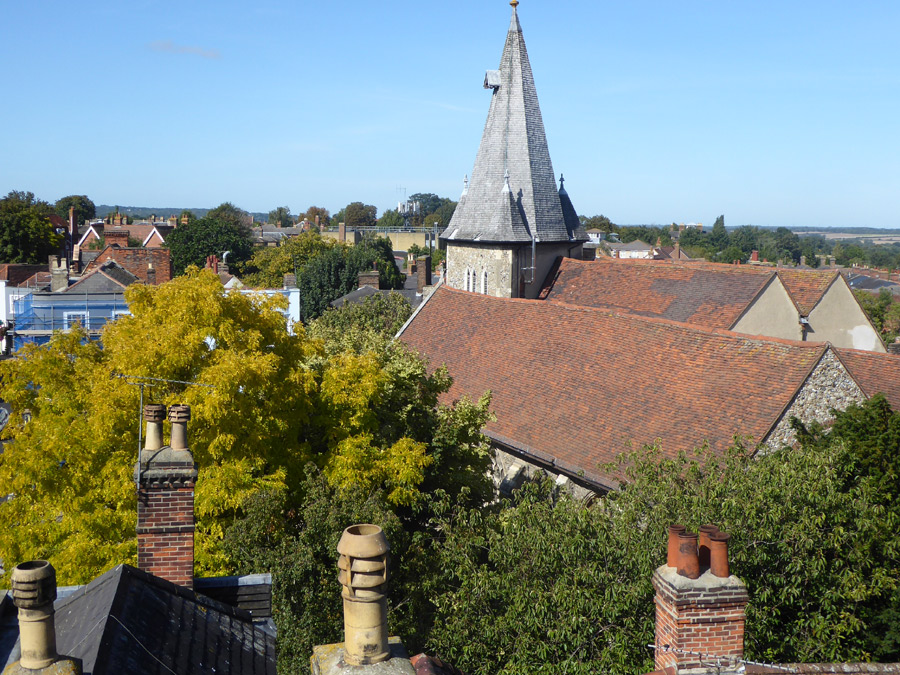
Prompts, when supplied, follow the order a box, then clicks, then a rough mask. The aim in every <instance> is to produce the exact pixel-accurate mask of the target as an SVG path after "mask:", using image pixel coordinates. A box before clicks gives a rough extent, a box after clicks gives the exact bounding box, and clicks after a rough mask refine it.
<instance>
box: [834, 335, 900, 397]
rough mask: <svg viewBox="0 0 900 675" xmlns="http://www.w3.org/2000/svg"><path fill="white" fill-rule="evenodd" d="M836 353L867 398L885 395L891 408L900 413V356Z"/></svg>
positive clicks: (871, 353)
mask: <svg viewBox="0 0 900 675" xmlns="http://www.w3.org/2000/svg"><path fill="white" fill-rule="evenodd" d="M834 351H835V353H837V356H838V358H839V359H840V360H841V363H843V364H844V366H845V367H846V368H847V370H848V371H849V372H850V375H851V377H853V379H854V380H856V383H857V384H858V385H859V387H860V389H862V390H863V393H864V394H865V395H866V396H867V397H869V398H871V397H872V396H874V395H875V394H879V393H880V394H884V395H885V398H887V400H888V403H890V404H891V408H893V409H894V410H895V411H900V356H898V355H896V354H880V353H878V352H865V351H859V350H856V349H835V350H834Z"/></svg>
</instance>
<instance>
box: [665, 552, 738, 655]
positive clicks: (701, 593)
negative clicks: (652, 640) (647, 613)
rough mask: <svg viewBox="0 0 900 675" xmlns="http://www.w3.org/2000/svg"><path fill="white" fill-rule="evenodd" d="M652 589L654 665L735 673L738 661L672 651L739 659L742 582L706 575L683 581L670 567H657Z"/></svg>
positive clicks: (735, 579)
mask: <svg viewBox="0 0 900 675" xmlns="http://www.w3.org/2000/svg"><path fill="white" fill-rule="evenodd" d="M653 587H654V588H655V589H656V599H655V602H656V646H657V649H656V667H657V669H660V670H661V669H663V668H666V667H669V666H676V667H677V668H678V672H679V673H683V672H688V671H694V672H706V671H708V670H715V671H716V672H721V673H728V672H735V671H736V669H737V666H738V664H737V662H735V661H730V660H729V659H728V658H725V659H721V660H717V659H715V658H712V657H700V656H696V655H693V654H684V653H679V652H677V651H667V648H668V649H670V650H683V651H685V652H698V653H703V654H713V655H716V656H718V657H731V658H733V659H739V658H742V657H743V654H744V617H745V614H744V610H745V608H746V606H747V601H748V595H747V589H746V587H745V586H744V584H743V583H742V582H741V581H740V580H739V579H737V577H734V576H731V577H728V578H719V577H715V576H713V575H712V574H711V573H710V572H706V573H705V574H702V575H701V576H700V578H699V579H688V578H687V577H683V576H681V575H679V574H678V572H677V571H676V570H675V568H674V567H667V566H665V565H664V566H662V567H660V568H659V569H658V570H657V571H656V573H655V574H654V575H653Z"/></svg>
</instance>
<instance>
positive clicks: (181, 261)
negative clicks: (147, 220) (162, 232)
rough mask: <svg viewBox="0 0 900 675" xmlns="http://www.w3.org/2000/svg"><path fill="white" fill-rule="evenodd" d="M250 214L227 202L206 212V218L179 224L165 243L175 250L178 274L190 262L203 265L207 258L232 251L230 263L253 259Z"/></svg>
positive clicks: (220, 256) (171, 249)
mask: <svg viewBox="0 0 900 675" xmlns="http://www.w3.org/2000/svg"><path fill="white" fill-rule="evenodd" d="M246 216H247V214H246V213H245V212H244V211H241V210H240V209H237V208H236V207H235V206H233V205H232V204H230V203H228V202H226V203H225V204H222V205H221V206H219V207H217V208H215V209H213V210H212V211H210V212H209V213H207V214H206V215H205V216H204V217H203V218H200V219H198V220H194V221H192V222H189V223H188V224H187V225H182V226H180V227H176V228H175V229H174V230H172V232H170V233H169V236H168V237H166V246H167V247H168V249H169V250H170V251H171V252H172V267H173V268H174V271H175V274H176V275H177V274H183V273H184V271H185V269H187V267H188V266H189V265H197V266H200V267H202V266H203V265H204V264H205V262H206V257H207V256H210V255H217V256H219V258H222V256H223V255H224V253H225V251H228V252H229V255H228V262H229V264H231V263H237V264H239V265H240V264H241V263H243V262H244V261H246V260H248V259H249V258H250V255H251V253H252V244H251V241H250V228H249V227H248V226H247V221H246Z"/></svg>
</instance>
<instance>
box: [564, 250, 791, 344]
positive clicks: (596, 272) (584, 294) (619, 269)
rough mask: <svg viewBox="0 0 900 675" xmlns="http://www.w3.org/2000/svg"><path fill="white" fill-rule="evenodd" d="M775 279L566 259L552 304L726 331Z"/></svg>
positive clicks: (750, 271) (743, 271)
mask: <svg viewBox="0 0 900 675" xmlns="http://www.w3.org/2000/svg"><path fill="white" fill-rule="evenodd" d="M774 276H775V272H774V270H771V269H769V270H765V269H759V268H755V267H749V266H747V265H714V264H710V263H701V262H690V263H687V262H681V263H679V262H677V261H667V260H596V261H581V260H574V259H572V258H565V259H563V260H562V262H561V264H560V268H559V272H558V274H557V275H556V279H555V280H554V282H553V285H552V288H551V289H550V291H549V293H547V300H550V301H557V302H565V303H569V304H572V305H583V306H587V307H605V308H611V309H619V310H623V311H626V312H630V313H633V314H640V315H642V316H658V317H661V318H664V319H670V320H672V321H680V322H683V323H690V324H694V325H699V326H705V327H708V328H726V329H727V328H731V327H732V326H733V325H734V324H735V322H736V321H737V320H738V319H739V318H740V316H741V314H742V313H743V312H744V311H745V310H746V309H747V307H748V306H749V305H750V304H751V303H752V302H753V301H754V300H755V299H756V297H757V296H758V295H759V294H760V292H762V290H763V289H764V288H765V287H766V285H767V284H768V283H769V282H770V281H771V280H772V278H773V277H774Z"/></svg>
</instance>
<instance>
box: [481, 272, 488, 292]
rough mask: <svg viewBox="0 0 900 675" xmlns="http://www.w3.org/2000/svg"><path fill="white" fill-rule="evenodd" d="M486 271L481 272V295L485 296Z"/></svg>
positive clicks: (486, 286)
mask: <svg viewBox="0 0 900 675" xmlns="http://www.w3.org/2000/svg"><path fill="white" fill-rule="evenodd" d="M487 289H488V285H487V270H481V294H482V295H487Z"/></svg>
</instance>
